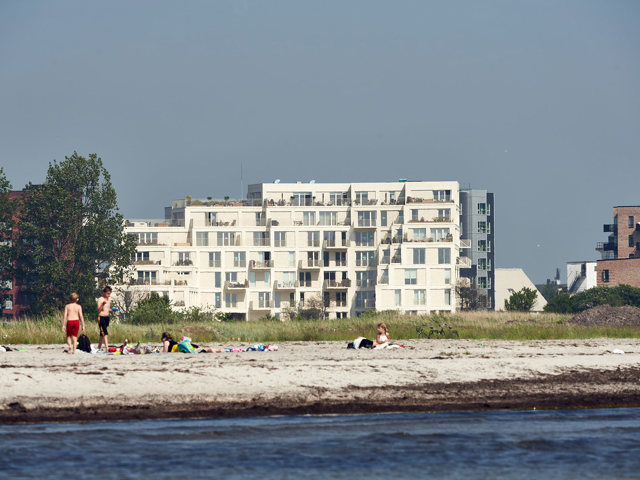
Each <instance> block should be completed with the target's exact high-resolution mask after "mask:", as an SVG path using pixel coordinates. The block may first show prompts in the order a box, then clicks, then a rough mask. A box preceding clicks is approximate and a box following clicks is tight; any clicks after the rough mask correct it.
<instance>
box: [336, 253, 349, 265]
mask: <svg viewBox="0 0 640 480" xmlns="http://www.w3.org/2000/svg"><path fill="white" fill-rule="evenodd" d="M335 260H336V267H346V266H347V252H336V255H335Z"/></svg>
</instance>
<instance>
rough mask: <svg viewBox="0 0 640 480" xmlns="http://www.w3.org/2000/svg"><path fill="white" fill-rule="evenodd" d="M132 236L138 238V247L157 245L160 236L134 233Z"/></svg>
mask: <svg viewBox="0 0 640 480" xmlns="http://www.w3.org/2000/svg"><path fill="white" fill-rule="evenodd" d="M132 235H137V236H138V245H157V244H158V234H157V233H149V232H146V233H134V234H132Z"/></svg>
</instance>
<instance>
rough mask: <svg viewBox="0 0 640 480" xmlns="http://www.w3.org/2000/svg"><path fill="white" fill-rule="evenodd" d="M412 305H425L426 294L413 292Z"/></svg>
mask: <svg viewBox="0 0 640 480" xmlns="http://www.w3.org/2000/svg"><path fill="white" fill-rule="evenodd" d="M413 304H414V305H425V304H426V292H425V291H424V290H414V291H413Z"/></svg>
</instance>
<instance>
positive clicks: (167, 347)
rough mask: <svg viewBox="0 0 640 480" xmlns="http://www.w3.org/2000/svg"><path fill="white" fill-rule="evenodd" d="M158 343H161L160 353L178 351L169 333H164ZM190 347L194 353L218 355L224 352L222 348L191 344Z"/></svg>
mask: <svg viewBox="0 0 640 480" xmlns="http://www.w3.org/2000/svg"><path fill="white" fill-rule="evenodd" d="M160 341H161V342H162V353H176V352H179V351H180V350H179V349H178V342H176V341H175V340H174V339H173V337H172V336H171V335H170V334H169V333H167V332H164V333H163V334H162V336H161V337H160ZM191 346H192V347H193V348H195V349H196V353H220V352H223V351H224V349H222V348H212V347H205V346H203V347H200V346H198V345H195V344H193V343H192V344H191Z"/></svg>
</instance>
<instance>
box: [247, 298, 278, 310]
mask: <svg viewBox="0 0 640 480" xmlns="http://www.w3.org/2000/svg"><path fill="white" fill-rule="evenodd" d="M272 308H273V300H251V301H250V302H249V310H252V311H254V312H257V311H263V310H271V309H272Z"/></svg>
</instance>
